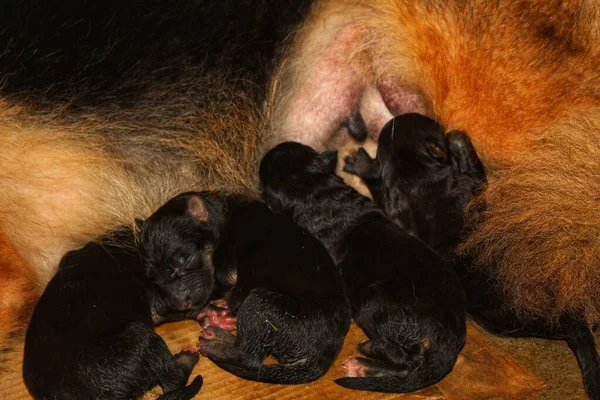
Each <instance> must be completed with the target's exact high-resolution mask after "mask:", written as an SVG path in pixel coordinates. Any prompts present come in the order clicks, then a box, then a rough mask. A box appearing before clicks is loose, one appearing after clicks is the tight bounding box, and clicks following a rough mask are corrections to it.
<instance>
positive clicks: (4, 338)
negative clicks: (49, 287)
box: [0, 236, 39, 361]
mask: <svg viewBox="0 0 600 400" xmlns="http://www.w3.org/2000/svg"><path fill="white" fill-rule="evenodd" d="M35 282H36V279H35V276H34V275H33V272H32V271H31V270H30V268H29V266H28V265H27V264H25V262H24V261H23V259H22V258H21V257H19V256H18V255H17V254H16V252H15V249H14V248H13V246H12V245H11V244H10V243H9V242H8V240H7V239H6V237H4V236H0V287H1V288H2V297H0V321H2V323H1V324H0V346H1V347H0V350H2V349H5V348H6V347H7V345H8V343H9V342H10V341H11V339H16V338H18V337H19V336H20V335H21V334H22V333H24V327H25V326H26V324H27V321H28V320H29V316H30V314H31V311H32V308H33V305H34V303H35V300H36V299H37V296H38V295H39V291H38V290H36V286H35ZM0 354H2V353H0ZM3 359H4V357H0V361H3Z"/></svg>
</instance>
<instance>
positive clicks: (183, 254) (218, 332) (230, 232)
mask: <svg viewBox="0 0 600 400" xmlns="http://www.w3.org/2000/svg"><path fill="white" fill-rule="evenodd" d="M180 202H185V203H186V204H187V205H188V210H187V211H186V210H183V209H181V208H180V207H178V206H177V205H178V204H179V203H180ZM162 208H163V209H164V210H165V212H164V213H162V214H161V216H160V218H158V219H152V220H150V221H149V222H148V223H147V224H146V225H145V226H144V229H143V233H142V243H143V246H144V247H145V253H146V254H148V255H150V254H152V253H153V252H157V251H158V252H160V253H161V256H160V257H161V259H163V262H166V263H167V264H169V261H168V260H169V259H174V260H176V259H177V258H192V259H193V258H206V257H210V256H211V254H209V253H207V252H206V251H205V250H204V249H202V248H200V247H198V246H196V245H194V243H191V242H190V241H182V238H185V237H186V236H188V235H192V236H194V237H198V236H202V235H206V236H211V235H212V236H213V237H214V238H215V239H218V240H219V244H218V247H217V248H216V250H215V252H214V255H212V257H213V260H214V265H215V279H216V286H215V291H214V294H213V297H215V298H218V297H221V296H222V295H223V294H225V295H226V297H227V300H228V307H229V312H230V313H232V314H233V315H235V316H236V317H237V337H236V336H234V335H233V334H231V333H230V332H228V331H227V330H226V329H223V327H221V326H209V327H207V328H206V329H205V330H204V331H203V333H202V336H201V338H200V352H201V353H202V354H205V355H207V356H208V357H209V358H210V359H211V360H212V361H214V362H215V363H216V364H217V365H218V366H219V367H221V368H223V369H225V370H227V371H229V372H231V373H233V374H235V375H237V376H240V377H242V378H245V379H250V380H254V381H260V382H268V383H284V384H294V383H304V382H310V381H313V380H315V379H317V378H319V377H321V376H322V375H323V374H324V373H325V372H326V371H327V370H328V369H329V367H330V366H331V364H332V363H333V361H334V360H335V358H336V357H337V355H338V354H339V351H340V350H341V347H342V344H343V340H344V336H345V334H346V332H347V331H348V328H349V326H350V311H349V309H348V306H347V304H346V302H345V298H344V294H343V287H342V279H341V275H340V273H339V270H338V269H337V268H336V267H335V265H334V264H333V261H332V260H331V258H330V257H329V254H328V253H327V251H326V250H325V248H324V247H323V245H321V243H319V241H318V240H317V239H315V238H314V237H312V236H311V235H310V234H309V233H308V232H306V231H305V230H303V229H301V228H300V227H298V226H297V225H296V224H294V222H293V221H292V220H291V219H289V218H288V217H285V216H282V215H275V214H273V213H272V212H271V211H270V210H269V208H268V207H267V205H266V204H265V203H263V202H262V201H260V200H257V199H253V198H251V197H248V196H245V195H237V194H236V195H233V194H231V195H225V194H216V193H215V194H211V193H206V192H203V193H183V194H181V195H179V196H177V197H175V198H174V199H173V200H171V201H169V202H168V203H167V204H165V205H164V206H163V207H162ZM190 215H206V216H207V219H208V222H209V226H204V225H203V224H198V223H197V222H196V221H195V219H194V218H193V217H190ZM156 238H163V239H164V242H163V243H159V244H154V243H153V241H155V240H156ZM166 242H172V243H173V244H172V245H170V247H169V250H168V251H165V250H164V249H165V247H167V246H166V245H165V243H166ZM219 315H220V317H224V318H227V316H225V315H224V313H220V314H219ZM213 316H214V315H213ZM217 320H218V318H217ZM213 322H214V321H213ZM218 323H219V321H217V324H218ZM224 325H230V323H228V322H227V323H225V324H224ZM229 329H233V326H229ZM269 355H272V356H274V357H275V358H276V359H277V361H278V362H277V363H270V364H268V363H264V361H265V359H266V358H267V357H268V356H269Z"/></svg>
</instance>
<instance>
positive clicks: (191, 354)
mask: <svg viewBox="0 0 600 400" xmlns="http://www.w3.org/2000/svg"><path fill="white" fill-rule="evenodd" d="M174 357H175V361H176V362H177V364H179V365H180V366H181V367H182V368H184V369H186V370H189V371H191V370H192V368H194V365H196V364H197V363H198V360H200V356H199V355H198V353H196V352H195V351H190V350H184V351H180V352H179V353H177V354H175V356H174Z"/></svg>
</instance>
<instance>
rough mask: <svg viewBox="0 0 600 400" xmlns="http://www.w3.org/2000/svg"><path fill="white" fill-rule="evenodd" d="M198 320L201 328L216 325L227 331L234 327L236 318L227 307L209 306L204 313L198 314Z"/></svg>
mask: <svg viewBox="0 0 600 400" xmlns="http://www.w3.org/2000/svg"><path fill="white" fill-rule="evenodd" d="M198 320H199V322H200V325H202V328H205V329H206V328H208V327H209V326H216V327H219V328H222V329H225V330H227V331H233V330H235V327H236V324H235V322H236V320H235V317H234V316H233V315H231V313H230V312H229V310H227V309H222V308H213V307H211V308H209V309H207V310H206V311H205V312H204V313H201V314H199V315H198Z"/></svg>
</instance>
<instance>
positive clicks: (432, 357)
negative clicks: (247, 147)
mask: <svg viewBox="0 0 600 400" xmlns="http://www.w3.org/2000/svg"><path fill="white" fill-rule="evenodd" d="M336 158H337V154H336V152H326V153H323V154H318V153H317V152H315V151H314V150H313V149H312V148H310V147H308V146H305V145H302V144H299V143H295V142H286V143H282V144H280V145H278V146H276V147H275V148H273V149H271V150H270V151H269V152H268V153H267V154H266V155H265V157H264V158H263V160H262V162H261V166H260V183H261V189H262V194H263V196H264V198H265V200H266V201H267V203H268V204H269V206H270V207H271V208H272V209H274V210H276V211H279V212H281V213H283V214H285V215H289V216H291V217H292V218H293V219H294V220H295V221H296V222H297V223H298V224H299V225H300V226H302V227H304V228H305V229H307V230H308V231H309V232H311V233H312V234H313V235H315V236H316V237H317V238H318V239H319V240H321V242H322V243H323V244H324V245H325V247H326V248H327V249H328V250H329V253H330V254H331V255H332V258H333V259H334V261H335V262H336V264H337V265H338V267H339V268H340V270H341V272H342V275H343V279H344V287H345V292H346V296H347V299H348V302H349V303H350V306H351V310H352V316H353V318H354V320H355V321H356V323H357V324H358V325H359V326H360V327H361V328H362V329H363V330H364V331H365V333H366V334H367V336H368V337H369V340H368V341H366V342H364V343H361V344H360V345H359V347H358V350H359V351H360V352H361V353H362V354H363V355H364V356H366V358H359V357H352V358H350V359H349V360H347V361H346V362H345V363H344V369H345V371H346V375H347V377H346V378H341V379H338V380H336V382H337V383H338V384H340V385H342V386H345V387H348V388H352V389H361V390H369V391H381V392H398V393H401V392H412V391H415V390H418V389H421V388H425V387H428V386H430V385H433V384H435V383H437V382H438V381H440V380H441V379H442V378H443V377H444V376H446V374H448V373H449V372H450V371H451V370H452V368H453V366H454V363H455V361H456V358H457V356H458V353H459V351H460V350H461V348H462V347H463V345H464V343H465V334H466V328H465V308H466V304H465V297H464V293H463V290H462V287H461V284H460V280H459V278H458V276H457V275H456V273H455V272H454V270H453V269H452V268H451V267H450V266H449V265H448V264H446V263H445V262H444V261H443V260H442V259H441V257H439V256H438V255H437V254H436V253H435V252H434V251H433V250H432V249H431V248H430V247H429V246H427V245H426V244H425V243H424V242H422V241H421V240H419V239H418V238H416V237H415V236H413V235H412V234H411V233H410V232H409V231H407V230H405V229H403V228H401V227H399V226H398V225H396V224H395V223H394V222H393V221H391V220H390V219H389V218H388V217H386V216H385V215H384V214H383V212H382V211H380V210H379V209H378V208H377V207H376V205H375V204H374V203H373V202H372V201H371V200H369V199H367V198H366V197H363V196H361V195H360V194H359V193H357V192H356V191H354V190H353V189H352V188H350V187H349V186H347V185H345V184H344V182H343V181H342V180H341V178H339V177H338V176H336V175H335V174H334V171H335V168H336Z"/></svg>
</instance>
